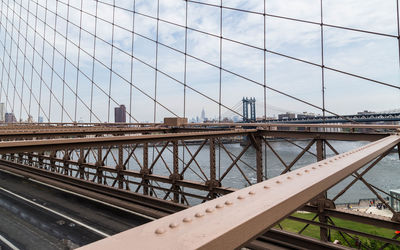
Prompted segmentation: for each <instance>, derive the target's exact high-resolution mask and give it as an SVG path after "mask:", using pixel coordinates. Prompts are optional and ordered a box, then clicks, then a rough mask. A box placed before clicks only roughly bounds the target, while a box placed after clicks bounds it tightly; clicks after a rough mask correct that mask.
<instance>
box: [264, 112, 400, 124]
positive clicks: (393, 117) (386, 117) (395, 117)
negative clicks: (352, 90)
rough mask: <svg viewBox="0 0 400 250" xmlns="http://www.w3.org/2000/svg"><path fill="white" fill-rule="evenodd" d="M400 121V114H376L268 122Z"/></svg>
mask: <svg viewBox="0 0 400 250" xmlns="http://www.w3.org/2000/svg"><path fill="white" fill-rule="evenodd" d="M393 121H400V113H374V114H357V115H341V116H325V117H323V116H315V117H307V118H291V119H276V120H268V122H278V123H280V122H284V123H296V124H297V123H323V122H327V123H344V122H393Z"/></svg>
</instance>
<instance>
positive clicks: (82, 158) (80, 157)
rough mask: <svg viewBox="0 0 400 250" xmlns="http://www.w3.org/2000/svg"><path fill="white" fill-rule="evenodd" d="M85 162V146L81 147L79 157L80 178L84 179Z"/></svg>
mask: <svg viewBox="0 0 400 250" xmlns="http://www.w3.org/2000/svg"><path fill="white" fill-rule="evenodd" d="M83 163H85V150H84V149H83V148H80V149H79V159H78V166H79V178H80V179H84V173H85V167H84V166H83Z"/></svg>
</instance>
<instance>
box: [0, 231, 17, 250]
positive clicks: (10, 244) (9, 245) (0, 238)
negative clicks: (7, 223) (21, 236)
mask: <svg viewBox="0 0 400 250" xmlns="http://www.w3.org/2000/svg"><path fill="white" fill-rule="evenodd" d="M0 240H1V241H2V242H4V243H5V244H6V245H7V246H8V247H9V248H11V249H12V250H19V248H18V247H16V246H15V245H14V244H13V243H11V242H10V241H8V240H7V239H6V238H4V237H3V236H2V235H1V234H0Z"/></svg>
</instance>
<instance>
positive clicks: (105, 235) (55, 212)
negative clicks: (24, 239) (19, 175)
mask: <svg viewBox="0 0 400 250" xmlns="http://www.w3.org/2000/svg"><path fill="white" fill-rule="evenodd" d="M0 190H2V191H4V192H6V193H9V194H11V195H13V196H15V197H18V198H19V199H21V200H24V201H26V202H29V203H31V204H33V205H35V206H37V207H40V208H42V209H44V210H47V211H49V212H51V213H53V214H56V215H58V216H61V217H63V218H65V219H68V220H70V221H72V222H74V223H75V224H78V225H80V226H82V227H85V228H87V229H89V230H91V231H93V232H95V233H97V234H100V235H102V236H104V237H108V236H110V235H109V234H106V233H104V232H102V231H100V230H97V229H96V228H93V227H91V226H89V225H86V224H85V223H82V222H80V221H77V220H75V219H73V218H71V217H69V216H67V215H65V214H62V213H59V212H57V211H55V210H53V209H50V208H48V207H45V206H43V205H40V204H38V203H36V202H33V201H31V200H29V199H26V198H25V197H22V196H20V195H18V194H16V193H13V192H11V191H9V190H7V189H4V188H2V187H0Z"/></svg>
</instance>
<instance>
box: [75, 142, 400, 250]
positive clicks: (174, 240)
mask: <svg viewBox="0 0 400 250" xmlns="http://www.w3.org/2000/svg"><path fill="white" fill-rule="evenodd" d="M399 143H400V136H399V135H394V136H390V137H387V138H384V139H382V140H379V141H376V142H373V143H370V144H368V145H365V146H362V147H360V148H357V149H355V150H352V151H350V152H346V153H342V154H339V155H337V156H334V157H331V158H328V159H326V160H322V161H319V162H317V163H314V164H310V165H308V166H305V167H303V168H300V169H297V170H294V171H292V172H290V173H286V174H283V175H280V176H278V177H275V178H272V179H269V180H266V181H263V182H261V183H258V184H256V185H253V186H251V187H247V188H243V189H241V190H238V191H235V192H233V193H231V194H227V195H225V196H223V197H220V198H217V199H214V200H211V201H207V202H205V203H202V204H199V205H197V206H194V207H191V208H188V209H186V210H184V211H181V212H178V213H175V214H173V215H170V216H167V217H164V218H162V219H159V220H156V221H153V222H150V223H147V224H145V225H143V226H140V227H136V228H133V229H131V230H128V231H125V232H123V233H120V234H117V235H114V236H111V237H109V238H106V239H104V240H100V241H98V242H95V243H92V244H89V245H87V246H85V247H83V248H81V249H110V248H115V247H117V248H119V249H129V248H130V247H131V246H132V244H134V245H135V247H137V248H140V249H160V248H162V249H234V248H237V247H240V246H243V245H244V244H246V243H247V242H249V241H251V240H253V239H254V238H255V237H257V236H258V235H261V234H262V233H263V232H265V231H266V230H268V229H270V228H271V227H272V226H273V225H275V224H276V223H278V222H279V221H280V220H282V219H283V218H285V217H286V216H288V215H290V214H291V213H292V212H293V211H295V210H296V209H298V208H300V207H301V206H303V205H304V204H305V203H307V202H308V201H310V200H311V199H312V198H314V197H316V196H318V195H320V194H321V192H323V191H325V190H327V189H328V188H330V187H332V186H333V185H335V184H336V183H338V182H339V181H341V180H343V179H344V178H346V177H347V176H349V175H351V174H352V173H357V170H359V169H360V168H361V167H363V166H364V165H365V164H367V163H368V162H370V161H372V160H374V159H375V158H377V157H380V156H381V155H382V154H385V152H387V151H388V150H390V149H391V148H393V147H394V146H396V145H397V144H399ZM294 219H296V218H294ZM298 220H300V219H298ZM306 222H307V221H306ZM314 224H316V225H319V226H325V227H326V225H324V224H323V223H322V221H321V218H320V222H319V223H318V222H314ZM331 227H332V228H335V229H337V227H335V226H331ZM348 231H351V230H348ZM352 233H357V232H354V231H352ZM361 234H362V233H361ZM376 238H379V239H382V237H376ZM384 241H385V242H387V243H393V244H399V243H400V242H399V241H397V240H391V239H384Z"/></svg>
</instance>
